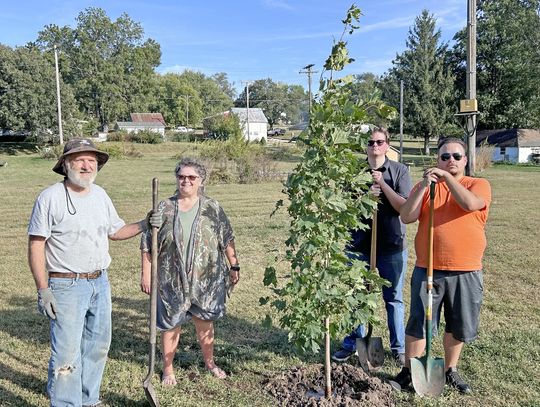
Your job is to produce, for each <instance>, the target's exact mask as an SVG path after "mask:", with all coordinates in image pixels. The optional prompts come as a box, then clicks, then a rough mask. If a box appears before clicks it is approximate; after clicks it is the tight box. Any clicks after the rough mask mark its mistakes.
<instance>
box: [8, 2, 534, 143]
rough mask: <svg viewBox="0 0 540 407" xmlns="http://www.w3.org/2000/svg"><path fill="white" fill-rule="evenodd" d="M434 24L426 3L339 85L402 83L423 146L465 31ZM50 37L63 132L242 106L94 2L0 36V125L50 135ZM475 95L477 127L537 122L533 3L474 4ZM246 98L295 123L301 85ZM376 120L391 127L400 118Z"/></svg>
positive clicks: (453, 80) (379, 89) (264, 88)
mask: <svg viewBox="0 0 540 407" xmlns="http://www.w3.org/2000/svg"><path fill="white" fill-rule="evenodd" d="M436 23H437V21H436V19H435V17H434V16H433V15H432V14H430V13H429V11H427V10H424V11H423V12H422V13H421V14H420V15H419V16H418V17H417V18H416V20H415V22H414V25H413V26H412V27H411V28H410V30H409V33H408V36H407V39H406V50H405V51H403V52H402V53H401V54H397V55H396V57H395V59H394V60H393V62H392V67H391V68H390V69H389V70H388V71H387V72H386V73H384V74H383V75H382V76H377V75H374V74H372V73H364V74H362V75H356V77H355V81H354V82H353V83H351V84H350V85H349V86H350V87H351V94H352V95H353V97H355V98H357V99H358V101H363V100H369V99H370V98H374V97H378V96H382V99H383V100H384V101H385V102H386V103H388V104H390V105H392V106H395V107H398V106H399V83H400V81H401V80H402V81H403V82H404V89H405V91H404V102H405V103H404V124H405V127H404V131H405V133H407V134H409V135H412V136H416V137H421V138H423V139H424V141H425V146H426V149H427V146H428V143H427V142H428V140H429V139H430V138H431V137H437V136H439V135H442V134H445V135H450V134H455V135H461V132H462V131H461V130H460V127H459V126H458V125H457V123H456V121H455V119H454V117H453V114H454V113H456V112H457V109H458V101H459V100H460V99H463V98H464V95H465V74H466V72H465V64H466V52H465V50H466V43H467V37H466V31H465V29H463V30H461V31H459V32H457V33H456V34H455V36H454V41H455V43H454V45H453V47H452V48H450V47H449V45H448V44H447V43H443V42H442V41H441V32H440V30H439V29H437V24H436ZM54 45H57V47H58V49H59V54H58V55H59V67H60V76H61V95H62V114H63V125H64V128H65V129H66V132H70V133H71V134H77V133H80V132H84V133H85V134H86V135H88V132H92V131H97V130H98V129H99V130H105V129H107V127H108V126H110V125H112V124H114V123H115V122H116V121H117V120H128V119H129V113H131V112H161V113H163V115H164V117H165V120H166V122H167V124H168V125H170V126H177V125H189V126H198V125H201V124H202V122H203V119H204V118H206V117H210V116H213V115H216V114H218V113H221V112H224V111H226V110H228V109H229V108H230V107H232V106H233V105H234V106H237V107H245V106H246V103H247V98H246V90H247V86H246V87H245V88H244V89H243V91H242V92H241V94H240V95H238V96H237V95H236V92H235V89H234V87H233V84H232V83H230V82H229V80H228V77H227V74H226V73H223V72H222V73H218V74H215V75H212V76H207V75H204V74H203V73H200V72H193V71H189V70H187V71H184V72H182V73H167V74H163V75H161V74H158V73H156V71H155V69H156V68H157V67H158V66H159V65H160V60H161V50H160V46H159V44H158V43H157V42H156V41H154V40H153V39H150V38H145V35H144V30H143V28H142V26H141V25H140V24H139V23H137V22H135V21H133V20H132V19H131V18H130V17H129V16H128V15H127V14H123V15H121V16H120V17H119V18H118V19H117V20H115V21H111V19H110V18H109V17H108V16H107V15H106V13H105V11H104V10H103V9H100V8H88V9H86V10H84V11H83V12H81V13H80V14H79V16H78V17H77V19H76V26H75V27H74V28H71V27H68V26H64V27H59V26H57V25H48V26H45V27H44V29H43V30H42V31H40V32H39V33H38V36H37V39H36V40H35V41H34V42H31V43H28V44H26V45H24V46H21V47H15V48H11V47H8V46H5V45H2V44H0V128H4V129H11V130H24V131H30V132H32V133H33V134H35V135H37V136H38V137H42V136H50V135H52V134H56V133H57V118H56V89H55V81H54V53H53V46H54ZM477 93H478V104H479V108H480V110H481V112H482V116H481V118H480V121H479V129H482V128H505V127H530V128H540V0H478V8H477ZM249 104H250V107H260V108H262V109H263V110H264V112H265V115H266V116H267V118H268V121H269V124H270V126H271V127H273V126H274V125H275V124H276V123H278V122H279V121H280V120H285V121H287V122H291V123H298V122H300V121H305V119H306V112H307V105H308V103H307V93H306V91H305V90H304V88H303V87H302V86H299V85H287V84H284V83H279V82H274V81H273V80H272V79H270V78H267V79H260V80H256V81H254V82H252V83H250V85H249ZM81 123H85V124H84V125H83V126H81ZM381 124H385V125H388V126H390V127H391V128H392V129H394V130H397V129H398V125H399V122H398V121H394V122H389V123H381Z"/></svg>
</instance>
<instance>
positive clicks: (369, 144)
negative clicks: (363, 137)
mask: <svg viewBox="0 0 540 407" xmlns="http://www.w3.org/2000/svg"><path fill="white" fill-rule="evenodd" d="M384 143H386V140H368V142H367V145H368V146H370V147H373V146H374V145H375V144H377V145H378V146H382V145H383V144H384Z"/></svg>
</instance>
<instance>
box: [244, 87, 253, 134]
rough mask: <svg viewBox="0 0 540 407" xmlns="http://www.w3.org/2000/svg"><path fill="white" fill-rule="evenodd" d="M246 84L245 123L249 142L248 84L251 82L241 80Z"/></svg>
mask: <svg viewBox="0 0 540 407" xmlns="http://www.w3.org/2000/svg"><path fill="white" fill-rule="evenodd" d="M243 82H244V83H245V84H246V124H247V142H248V143H249V142H250V140H251V136H250V134H249V85H250V84H251V83H252V81H243Z"/></svg>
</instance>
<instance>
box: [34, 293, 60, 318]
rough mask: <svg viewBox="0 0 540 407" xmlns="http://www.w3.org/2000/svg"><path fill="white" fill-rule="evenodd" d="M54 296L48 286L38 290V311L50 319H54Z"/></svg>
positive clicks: (55, 307) (55, 306)
mask: <svg viewBox="0 0 540 407" xmlns="http://www.w3.org/2000/svg"><path fill="white" fill-rule="evenodd" d="M56 309H57V305H56V298H54V294H53V292H52V291H51V289H50V288H48V287H47V288H41V289H39V290H38V311H39V312H40V313H42V314H43V315H46V316H48V317H49V318H51V319H56Z"/></svg>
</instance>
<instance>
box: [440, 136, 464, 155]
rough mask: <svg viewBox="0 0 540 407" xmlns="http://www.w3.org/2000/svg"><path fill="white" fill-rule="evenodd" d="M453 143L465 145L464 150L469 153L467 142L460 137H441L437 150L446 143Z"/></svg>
mask: <svg viewBox="0 0 540 407" xmlns="http://www.w3.org/2000/svg"><path fill="white" fill-rule="evenodd" d="M453 143H455V144H459V145H460V146H461V147H463V151H465V153H467V144H465V142H464V141H463V140H462V139H460V138H458V137H445V138H443V139H440V140H439V144H437V150H440V149H441V148H442V147H443V146H444V145H446V144H453Z"/></svg>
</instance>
